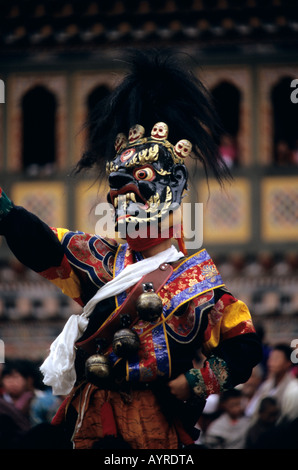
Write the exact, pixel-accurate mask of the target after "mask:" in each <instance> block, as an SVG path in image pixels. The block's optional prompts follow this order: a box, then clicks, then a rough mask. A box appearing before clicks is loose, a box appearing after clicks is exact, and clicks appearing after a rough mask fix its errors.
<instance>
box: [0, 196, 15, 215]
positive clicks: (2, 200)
mask: <svg viewBox="0 0 298 470" xmlns="http://www.w3.org/2000/svg"><path fill="white" fill-rule="evenodd" d="M12 208H13V203H12V202H11V200H10V199H9V198H8V197H7V196H6V194H5V192H4V191H3V190H2V188H0V221H1V220H3V219H4V217H5V216H6V215H7V214H8V213H9V212H10V211H11V209H12Z"/></svg>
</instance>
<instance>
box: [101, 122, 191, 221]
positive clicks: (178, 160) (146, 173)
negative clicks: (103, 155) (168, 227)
mask: <svg viewBox="0 0 298 470" xmlns="http://www.w3.org/2000/svg"><path fill="white" fill-rule="evenodd" d="M168 134H169V131H168V126H167V124H166V123H163V122H158V123H156V124H155V125H154V126H153V128H152V129H151V133H150V135H149V136H148V137H144V136H145V129H144V128H143V127H142V126H140V125H136V126H134V127H132V128H131V129H130V131H129V135H128V140H127V139H126V137H125V135H124V134H120V135H118V136H117V139H116V142H115V149H116V152H117V155H116V157H115V158H114V160H113V162H111V163H110V164H109V165H108V167H107V171H108V173H109V186H110V192H109V194H108V201H109V202H111V203H112V204H113V206H114V208H115V223H116V229H119V224H120V223H121V224H126V223H128V222H135V223H138V224H139V225H140V224H143V225H144V224H145V225H146V224H148V223H151V222H152V221H153V220H155V221H157V222H160V221H161V220H162V219H163V218H165V217H166V216H167V215H169V212H170V211H175V210H176V209H177V208H178V207H180V204H181V199H182V194H183V191H184V189H186V188H187V178H188V173H187V169H186V166H185V164H184V163H185V158H186V157H187V156H188V155H189V154H190V152H191V148H192V147H191V143H190V142H189V141H187V140H185V139H184V140H180V141H179V142H178V143H177V144H176V146H174V145H172V144H171V143H170V142H169V141H168V140H167V137H168Z"/></svg>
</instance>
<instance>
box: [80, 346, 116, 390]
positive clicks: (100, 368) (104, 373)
mask: <svg viewBox="0 0 298 470" xmlns="http://www.w3.org/2000/svg"><path fill="white" fill-rule="evenodd" d="M110 374H111V365H110V361H109V358H108V357H106V356H104V355H103V354H99V353H98V354H93V355H92V356H90V357H88V359H87V360H86V362H85V375H86V379H87V381H88V382H91V383H93V384H94V385H97V384H98V383H99V382H101V381H102V380H103V379H107V378H108V377H109V376H110Z"/></svg>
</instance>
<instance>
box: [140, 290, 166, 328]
mask: <svg viewBox="0 0 298 470" xmlns="http://www.w3.org/2000/svg"><path fill="white" fill-rule="evenodd" d="M136 309H137V312H138V314H139V317H140V318H141V319H142V320H145V321H149V322H153V321H156V320H157V319H158V318H159V317H160V315H161V313H162V301H161V298H160V297H159V296H158V295H157V294H156V293H155V292H143V293H142V294H141V295H140V296H139V298H138V300H137V302H136Z"/></svg>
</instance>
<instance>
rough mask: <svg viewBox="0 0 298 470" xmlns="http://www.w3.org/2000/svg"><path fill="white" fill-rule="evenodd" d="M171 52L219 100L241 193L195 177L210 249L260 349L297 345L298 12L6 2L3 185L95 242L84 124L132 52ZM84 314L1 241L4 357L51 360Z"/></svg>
mask: <svg viewBox="0 0 298 470" xmlns="http://www.w3.org/2000/svg"><path fill="white" fill-rule="evenodd" d="M168 46H171V47H175V48H176V49H178V50H179V51H181V55H182V56H183V58H184V60H185V61H186V62H187V64H188V65H190V66H191V68H192V69H193V71H194V72H195V73H196V74H197V75H198V76H199V77H200V78H201V80H202V81H203V82H204V84H205V85H206V87H207V88H208V89H209V90H210V92H211V93H212V95H213V97H214V101H215V104H216V107H217V110H218V112H219V114H220V116H221V118H222V122H223V125H224V129H225V132H224V133H223V135H222V136H221V152H222V154H223V156H224V158H225V159H226V162H227V164H228V165H229V166H230V168H231V172H232V174H233V177H234V182H233V184H232V185H231V186H230V185H227V187H226V188H225V190H224V191H223V190H221V189H220V188H219V187H218V185H217V184H216V183H215V182H214V181H213V179H212V178H210V181H209V189H210V194H209V192H208V189H207V188H206V184H205V182H204V174H203V170H202V169H200V168H192V166H191V162H190V163H189V165H190V170H191V171H190V172H191V175H192V185H191V189H190V191H189V194H188V200H189V201H192V202H195V201H198V202H202V203H203V205H204V218H203V221H204V223H203V225H204V227H203V228H204V244H203V245H204V247H205V248H207V250H208V251H209V253H210V254H211V256H212V257H213V258H214V260H215V262H216V263H217V265H218V268H219V271H220V272H221V274H222V277H223V279H224V282H225V283H226V284H227V286H228V288H229V289H230V290H231V292H232V293H233V294H234V295H235V296H238V297H239V298H241V299H242V300H244V301H245V302H246V303H247V304H248V305H249V307H250V310H251V312H252V316H253V320H254V323H255V324H256V326H257V327H258V328H259V327H260V328H263V331H264V335H265V336H264V341H265V342H267V343H269V344H271V345H273V344H275V343H277V342H281V341H284V342H286V343H288V344H289V345H290V342H291V341H292V340H293V339H295V338H298V322H297V319H298V251H297V240H298V103H297V102H296V101H297V98H298V81H297V85H296V84H295V82H293V80H295V79H298V62H297V50H298V49H297V47H298V2H297V1H296V0H262V1H261V0H150V1H149V0H129V1H119V0H101V1H93V0H84V1H81V0H74V1H71V2H70V1H67V0H10V1H9V2H8V1H0V79H1V80H2V82H1V84H2V86H3V91H4V98H5V100H3V101H5V102H4V103H0V185H1V186H2V187H3V188H4V190H5V192H7V194H8V195H9V196H10V197H11V198H12V199H13V201H14V202H15V203H16V204H18V205H23V206H24V207H25V208H27V209H28V210H30V211H32V212H34V213H35V214H36V215H38V216H39V217H40V218H42V219H43V220H44V221H45V222H46V223H48V224H49V225H50V226H54V227H65V228H68V229H70V230H83V231H88V232H92V233H94V230H95V223H96V216H95V214H94V205H95V204H96V203H97V202H100V201H105V200H106V199H105V198H106V188H105V187H100V188H98V184H95V185H94V184H93V182H94V180H95V178H96V175H94V174H92V173H91V174H90V173H89V174H88V175H84V176H83V175H81V176H80V177H75V178H74V177H73V176H71V174H70V173H71V170H72V168H73V166H74V165H75V163H76V161H77V160H78V159H79V158H80V155H81V152H82V148H83V143H84V137H85V135H86V132H88V129H87V130H86V129H84V130H82V126H83V124H84V121H85V119H86V116H87V114H88V112H89V110H91V109H92V108H93V106H94V104H95V103H96V102H97V101H98V100H99V99H100V98H102V97H103V96H105V95H106V94H108V93H110V91H111V90H112V89H113V87H115V86H116V85H117V83H118V82H119V80H121V78H122V76H123V70H124V67H123V65H124V64H123V62H122V61H121V59H122V58H123V57H124V53H125V51H126V50H127V49H128V48H151V47H168ZM76 311H78V312H79V311H80V309H78V307H77V306H76V304H75V303H74V302H73V301H71V300H69V299H68V298H67V297H65V296H63V295H62V294H61V293H60V291H58V290H57V289H56V288H55V287H53V286H52V285H51V284H50V283H48V282H46V281H44V280H42V279H41V278H40V277H39V276H38V275H36V274H35V273H33V272H31V271H28V270H27V269H26V268H24V267H23V266H21V265H20V264H19V263H18V262H17V260H16V259H15V258H14V257H13V256H12V255H11V254H10V252H9V250H8V248H7V245H6V242H5V240H1V241H0V338H1V339H2V340H3V342H4V345H5V355H6V356H7V357H10V358H13V357H27V358H29V359H33V360H38V359H40V358H42V357H44V356H45V355H46V354H47V349H48V347H49V345H50V343H51V342H52V341H53V339H54V338H55V337H56V336H57V335H58V334H59V333H60V331H61V329H62V327H63V325H64V323H65V321H66V319H67V318H68V317H69V315H70V314H71V313H74V312H76Z"/></svg>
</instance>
